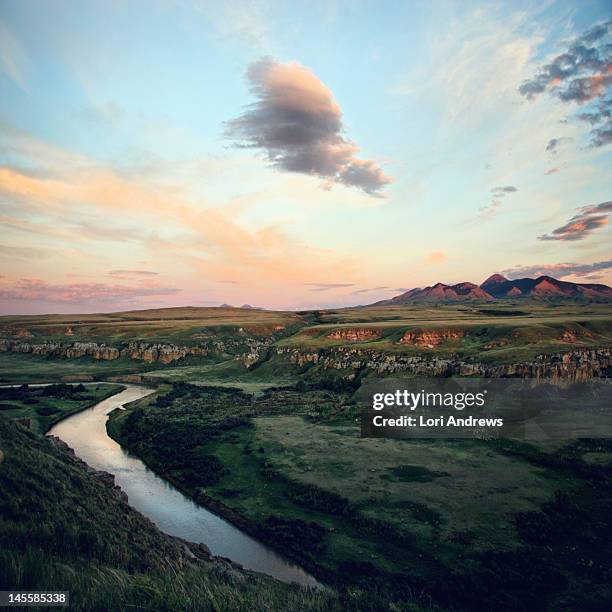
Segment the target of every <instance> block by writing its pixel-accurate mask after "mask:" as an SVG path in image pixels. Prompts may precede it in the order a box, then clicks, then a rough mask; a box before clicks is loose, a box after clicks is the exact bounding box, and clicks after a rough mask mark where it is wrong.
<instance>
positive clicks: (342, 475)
mask: <svg viewBox="0 0 612 612" xmlns="http://www.w3.org/2000/svg"><path fill="white" fill-rule="evenodd" d="M149 402H151V403H149ZM356 417H357V408H356V406H355V405H354V404H353V403H352V401H351V398H350V395H349V394H347V393H335V392H332V391H326V390H321V389H317V388H314V387H311V388H306V387H305V386H304V385H301V387H300V389H299V390H298V389H296V390H293V391H292V390H290V389H284V390H280V389H269V390H267V391H266V392H264V393H263V394H260V395H259V396H257V397H249V396H248V395H246V394H244V393H241V392H239V391H236V390H231V389H211V388H202V387H190V386H189V385H179V386H178V387H176V388H175V389H174V390H173V391H172V392H170V393H169V394H168V395H167V396H165V397H160V398H159V399H157V400H155V401H151V398H148V399H146V400H143V401H142V402H139V403H137V404H136V405H134V406H132V407H130V409H129V410H128V411H126V412H117V413H115V414H114V415H113V418H112V420H111V424H110V426H109V431H110V432H111V434H112V435H113V437H115V438H116V439H118V440H120V441H121V443H122V444H124V445H126V446H127V447H128V448H130V449H131V450H132V451H133V452H136V453H137V454H138V455H139V456H141V457H142V458H143V459H144V460H145V461H146V462H147V463H148V464H149V465H150V466H151V467H152V468H153V469H155V470H156V471H158V472H160V473H161V474H163V475H164V476H165V477H166V478H168V479H170V480H172V481H173V482H175V483H176V484H177V485H178V486H180V487H181V488H182V489H183V490H185V491H186V492H188V493H189V494H190V495H191V496H192V497H194V499H196V500H198V501H200V503H204V504H206V505H209V506H211V507H213V508H214V509H216V510H217V511H219V512H221V513H224V514H225V515H226V516H227V517H228V518H230V519H231V520H234V521H235V522H237V523H238V524H239V525H241V526H242V527H243V528H246V529H247V530H249V531H250V532H251V533H253V534H254V535H256V536H257V537H259V538H261V539H264V540H265V541H266V542H268V543H269V544H270V545H272V546H275V547H277V548H278V549H279V550H282V551H283V553H284V554H286V555H287V554H288V555H291V556H293V557H294V558H295V559H296V560H298V561H300V562H301V563H302V564H303V565H305V566H306V567H307V568H308V569H310V570H311V571H314V572H315V573H316V574H317V575H319V576H320V577H323V578H325V579H326V580H327V581H329V582H332V583H334V584H335V585H336V586H337V587H338V588H340V589H349V590H350V589H351V588H359V589H362V590H371V589H375V591H376V597H377V598H378V600H379V601H380V602H389V601H393V600H394V599H397V598H400V599H401V598H403V597H408V596H409V594H411V593H412V594H414V593H416V592H424V593H425V594H426V595H427V596H428V597H430V598H431V599H432V600H434V601H435V602H437V604H439V605H441V606H443V607H446V606H452V607H454V608H455V609H477V608H478V607H479V606H480V605H481V603H482V601H485V600H486V601H489V602H490V601H491V599H490V597H491V594H492V593H494V594H495V595H494V600H495V605H496V607H499V608H500V609H518V608H520V607H525V606H529V605H530V604H531V603H532V602H533V601H536V600H537V601H538V602H540V603H541V607H542V608H543V609H544V608H546V609H559V610H564V609H577V608H580V609H587V608H588V607H589V606H593V609H597V605H600V604H601V603H602V602H604V601H610V598H611V597H612V592H611V591H610V588H609V584H610V583H609V578H610V576H611V575H612V574H611V572H612V569H611V568H610V564H609V559H608V558H607V553H606V541H607V539H608V538H609V537H610V536H611V535H612V531H611V529H612V526H611V520H610V519H611V517H612V513H611V512H610V511H611V510H612V495H611V490H610V482H611V480H610V476H611V475H612V472H611V469H612V466H611V465H610V464H609V463H607V462H606V458H609V454H610V452H611V450H612V447H611V446H610V444H609V443H608V442H606V441H589V440H585V441H580V442H578V441H567V442H566V443H565V444H562V445H560V446H557V448H555V449H553V450H551V449H545V448H538V447H537V446H534V445H531V444H525V443H519V442H512V441H489V442H486V441H443V442H440V441H436V442H435V443H434V442H428V441H419V442H414V441H402V440H370V439H361V438H360V437H359V430H358V425H357V423H356V422H355V419H356ZM594 457H596V458H597V459H594ZM587 567H588V569H585V568H587ZM373 585H375V587H374V586H373ZM486 598H489V599H486Z"/></svg>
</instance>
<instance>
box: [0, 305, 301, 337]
mask: <svg viewBox="0 0 612 612" xmlns="http://www.w3.org/2000/svg"><path fill="white" fill-rule="evenodd" d="M303 323H304V319H303V318H302V317H301V316H300V315H298V314H296V313H291V312H275V311H266V310H255V309H242V308H196V307H185V308H160V309H154V310H136V311H129V312H115V313H108V314H87V315H28V316H5V317H0V324H1V326H2V328H3V331H4V334H7V333H8V332H10V333H12V334H20V336H21V337H20V339H21V340H24V341H30V342H37V341H41V340H55V341H66V342H67V341H79V340H82V341H92V342H107V343H114V342H119V341H122V340H126V339H130V340H132V339H141V340H145V341H150V342H172V343H179V344H180V343H186V344H194V343H197V342H198V340H201V339H202V338H206V337H209V336H211V335H215V336H219V335H223V334H235V333H237V331H238V329H240V328H242V329H243V331H244V332H245V333H252V334H253V335H255V336H258V335H260V336H269V335H271V334H273V333H276V332H281V331H282V330H283V329H285V328H290V327H292V326H296V325H297V326H299V325H302V324H303ZM69 329H70V330H71V333H72V335H70V336H66V333H67V332H68V330H69Z"/></svg>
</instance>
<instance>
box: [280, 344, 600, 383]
mask: <svg viewBox="0 0 612 612" xmlns="http://www.w3.org/2000/svg"><path fill="white" fill-rule="evenodd" d="M276 352H277V353H278V354H279V355H281V356H283V357H284V358H285V359H287V361H288V362H289V363H291V364H294V365H297V366H299V367H302V368H303V367H305V366H308V365H318V366H319V367H321V368H323V369H336V370H353V371H358V370H360V369H364V368H365V369H368V370H370V371H371V372H374V373H376V374H379V375H391V374H395V373H399V372H402V373H410V374H415V375H421V376H451V375H455V376H475V377H483V378H508V377H520V378H547V379H553V380H570V381H579V380H588V379H591V378H605V377H609V376H611V375H612V350H611V349H608V348H602V349H579V350H573V351H568V352H564V353H555V354H551V355H538V356H537V357H536V359H535V360H534V361H531V362H522V363H516V364H497V365H491V364H484V363H479V362H476V361H472V360H462V359H459V358H455V357H448V358H441V357H430V356H427V355H395V354H388V353H381V352H379V351H374V350H370V349H359V348H338V349H321V350H318V351H305V350H303V349H296V348H277V349H276ZM353 376H354V375H349V376H348V378H351V377H353Z"/></svg>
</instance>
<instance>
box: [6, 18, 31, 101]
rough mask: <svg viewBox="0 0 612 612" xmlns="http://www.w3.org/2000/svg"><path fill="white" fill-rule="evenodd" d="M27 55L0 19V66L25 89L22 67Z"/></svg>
mask: <svg viewBox="0 0 612 612" xmlns="http://www.w3.org/2000/svg"><path fill="white" fill-rule="evenodd" d="M26 59H27V55H26V52H25V49H24V48H23V46H22V45H21V43H20V42H19V41H18V40H17V38H15V36H14V35H13V33H12V32H11V31H10V30H9V28H8V27H7V26H6V24H5V23H4V22H3V21H2V20H0V67H1V68H2V71H3V72H4V73H5V74H7V75H8V76H9V77H10V78H11V79H12V80H13V81H14V82H15V83H17V85H19V87H21V88H22V89H25V88H26V87H25V81H24V78H23V67H24V64H25V62H26Z"/></svg>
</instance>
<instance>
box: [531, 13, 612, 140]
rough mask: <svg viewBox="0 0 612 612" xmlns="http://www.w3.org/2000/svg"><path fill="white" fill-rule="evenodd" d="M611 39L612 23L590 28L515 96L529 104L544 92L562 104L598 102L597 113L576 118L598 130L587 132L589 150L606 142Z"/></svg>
mask: <svg viewBox="0 0 612 612" xmlns="http://www.w3.org/2000/svg"><path fill="white" fill-rule="evenodd" d="M611 35H612V21H607V22H606V23H601V24H598V25H596V26H594V27H592V28H591V29H589V30H587V31H586V32H585V33H584V34H582V36H580V37H578V38H576V39H574V40H573V41H571V42H570V43H569V45H568V47H567V49H566V50H565V51H564V52H563V53H561V54H559V55H557V56H556V57H555V58H553V60H552V61H551V62H550V63H548V64H546V65H544V66H542V68H540V70H539V71H538V72H537V73H536V75H535V76H534V77H533V78H531V79H529V80H527V81H525V82H524V83H523V84H522V85H521V86H520V87H519V93H520V94H521V95H523V96H525V97H526V98H527V99H529V100H533V99H534V98H536V97H538V96H539V95H540V94H542V93H544V92H549V93H550V94H551V95H553V96H555V97H556V98H558V99H559V100H561V101H562V102H565V103H576V104H579V105H583V104H587V103H589V102H591V101H592V100H600V105H599V109H598V110H597V111H595V112H586V113H582V114H580V115H578V118H579V119H582V120H584V121H588V122H589V123H590V124H591V125H592V126H595V125H598V126H599V127H596V128H595V127H594V128H593V129H592V131H591V146H592V147H600V146H603V145H604V144H607V143H609V142H610V131H611V130H612V125H611V123H610V112H609V105H610V100H609V99H608V100H604V98H605V97H606V95H607V92H608V91H609V88H610V85H612V42H611V40H610V38H611ZM606 109H607V110H606Z"/></svg>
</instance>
